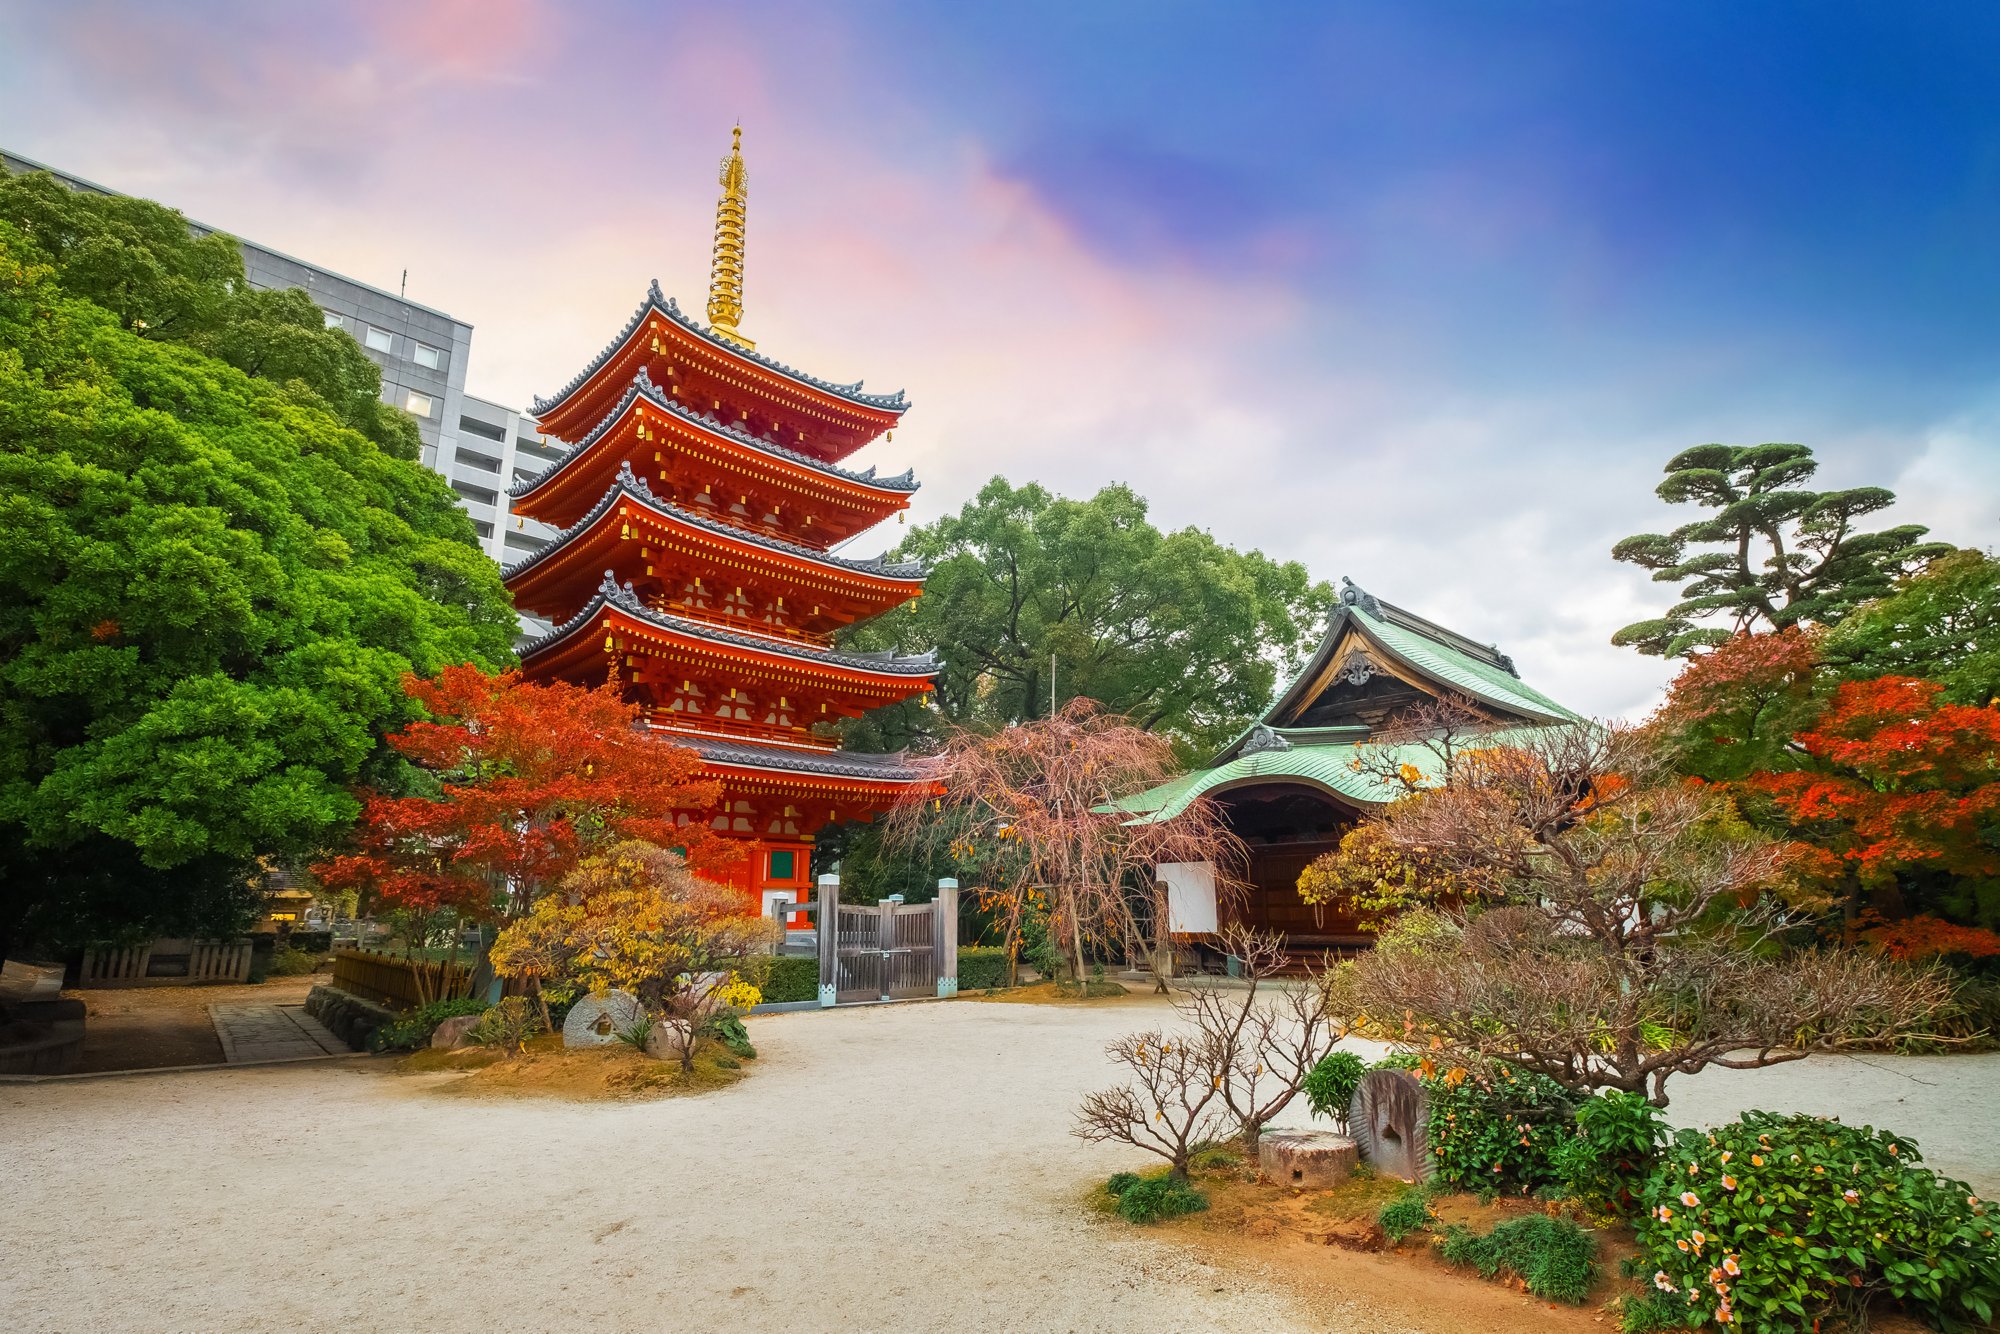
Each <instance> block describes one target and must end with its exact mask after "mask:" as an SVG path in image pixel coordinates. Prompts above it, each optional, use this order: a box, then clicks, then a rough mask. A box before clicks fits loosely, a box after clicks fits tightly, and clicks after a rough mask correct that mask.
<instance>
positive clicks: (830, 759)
mask: <svg viewBox="0 0 2000 1334" xmlns="http://www.w3.org/2000/svg"><path fill="white" fill-rule="evenodd" d="M721 184H722V199H721V202H720V203H719V204H718V206H717V208H716V243H715V255H714V267H713V272H712V276H711V283H710V291H709V301H708V324H707V326H706V327H703V326H702V325H701V324H699V323H697V322H696V321H694V320H692V319H690V318H688V317H687V316H686V315H683V314H682V313H681V311H680V308H679V306H678V305H676V304H675V303H674V302H673V301H672V300H670V299H667V298H664V297H662V296H661V294H660V288H659V284H658V283H657V282H656V283H654V284H653V285H652V286H651V288H650V289H649V290H648V292H647V295H646V299H645V301H643V302H642V303H641V304H640V306H639V309H638V310H637V311H636V312H634V314H633V316H632V318H631V319H630V320H628V321H627V322H626V324H625V327H624V328H623V329H622V330H620V331H619V333H618V335H617V336H616V337H615V338H613V339H612V340H611V342H610V344H609V345H608V346H607V347H606V348H605V349H604V350H603V351H602V352H600V353H598V354H597V356H596V357H594V358H593V359H592V360H591V362H590V364H589V365H587V366H586V367H584V369H583V371H582V372H581V373H580V374H578V375H577V377H576V378H575V379H573V380H572V381H570V383H569V384H568V385H566V386H564V387H563V388H562V389H561V390H560V391H558V392H557V393H556V394H555V395H554V396H552V397H550V398H547V399H538V400H536V402H535V404H534V413H535V416H536V417H537V418H538V419H539V421H540V424H541V429H542V431H543V433H544V434H545V435H548V436H552V437H554V438H556V439H559V440H562V441H564V442H566V443H569V444H570V445H571V448H570V450H569V452H568V453H567V454H565V455H564V456H563V458H562V459H560V460H559V461H558V462H556V463H554V464H552V465H551V466H550V467H549V468H548V469H546V470H545V471H544V472H542V473H541V474H540V475H539V476H536V477H533V478H530V479H528V480H527V481H525V482H522V483H521V484H519V485H518V486H515V487H513V488H512V489H511V494H512V496H513V497H514V509H515V512H516V513H519V514H523V515H526V516H528V517H530V518H533V519H538V520H540V521H541V522H543V523H547V524H550V525H552V526H554V527H556V528H559V529H561V530H562V531H561V532H560V533H559V534H558V535H557V537H556V538H555V540H554V541H552V542H550V543H549V545H548V546H546V547H544V548H542V549H541V550H540V551H538V552H536V553H535V554H534V555H532V556H530V557H528V558H527V559H526V560H523V561H521V562H519V563H518V564H516V565H513V566H511V567H509V568H508V569H507V571H506V572H505V579H506V583H507V587H508V589H509V591H511V592H512V593H513V595H514V602H515V605H516V606H518V607H520V608H521V609H522V610H523V611H527V612H530V613H533V614H534V615H537V616H541V617H543V618H545V619H547V620H549V621H550V622H552V623H554V627H555V628H554V629H552V630H550V631H549V632H548V633H547V634H545V635H543V636H541V637H540V638H538V639H536V640H534V641H532V642H531V643H529V644H527V645H526V646H525V647H524V648H523V649H522V650H521V665H522V669H523V671H524V672H526V674H527V675H528V676H529V678H530V679H535V680H567V681H575V682H579V683H585V684H594V683H596V682H599V681H602V680H605V679H606V678H607V676H610V677H612V678H615V679H616V680H618V681H620V682H622V683H624V686H625V689H626V690H627V691H628V693H629V696H630V697H631V698H633V699H635V700H637V701H638V702H639V703H640V705H641V706H642V707H643V708H644V710H645V713H646V717H647V718H648V720H649V721H650V722H651V724H652V726H653V727H654V728H656V729H658V730H659V732H660V733H662V734H663V736H664V737H666V738H668V739H671V740H672V741H674V742H676V743H678V744H681V745H686V746H690V747H693V748H694V749H695V750H697V751H699V752H700V753H701V755H702V757H703V760H704V761H705V770H706V773H707V775H708V776H709V777H712V778H715V779H718V780H720V782H721V784H722V791H723V796H722V800H721V804H720V806H719V808H718V809H717V810H715V811H713V812H712V813H704V815H702V816H699V817H695V816H689V817H683V818H684V820H687V819H706V820H707V821H708V822H709V823H710V824H711V825H712V827H713V828H714V829H715V830H716V831H717V832H720V833H724V834H728V835H730V836H733V837H737V838H742V839H744V840H747V841H749V842H750V843H751V844H752V845H753V846H752V847H751V848H750V849H749V850H748V851H749V855H748V856H747V857H746V858H745V859H744V861H743V863H742V864H741V865H740V867H739V868H738V870H737V871H736V873H735V878H736V880H737V882H738V883H739V884H740V886H741V887H742V888H743V889H744V890H745V891H746V892H749V893H753V894H756V895H758V896H759V899H760V902H759V904H758V905H757V906H758V907H759V908H760V909H762V908H765V907H768V905H769V903H770V902H771V900H772V899H773V898H774V897H778V896H787V897H791V898H792V899H794V900H795V901H803V900H804V899H805V898H807V897H808V896H809V894H808V891H809V888H810V885H811V883H812V881H811V860H812V859H811V855H810V854H811V844H812V838H813V834H814V833H815V831H817V830H818V829H820V828H821V827H822V826H824V825H826V824H828V823H830V822H833V821H836V820H850V819H865V818H868V817H870V816H872V815H875V814H877V813H879V812H880V811H882V810H884V809H885V808H887V806H889V805H890V804H891V803H892V802H894V801H895V800H896V798H897V797H898V796H899V795H901V794H902V793H903V792H904V791H906V790H907V789H908V788H909V787H910V786H911V785H912V784H914V783H917V782H920V781H922V779H921V777H920V775H919V774H918V773H917V772H916V771H915V770H914V769H913V768H912V767H911V766H910V765H909V764H908V763H906V761H905V760H904V759H903V757H901V756H896V755H866V754H859V753H854V752H848V751H843V750H841V749H840V748H839V743H838V741H837V740H836V739H835V737H834V736H833V735H832V728H831V726H830V724H832V723H834V722H835V721H837V720H838V719H841V718H852V717H856V716H858V715H859V714H861V713H863V712H865V711H867V710H869V709H872V708H877V707H879V706H881V705H884V704H891V703H894V702H896V701H897V700H901V699H905V698H908V697H909V696H910V695H913V694H916V693H919V692H921V691H927V690H929V689H930V688H931V682H932V679H933V678H934V677H935V676H936V675H937V663H936V662H935V660H934V659H932V658H931V657H929V656H924V657H896V656H893V655H889V654H873V653H853V652H845V651H842V650H840V649H837V648H835V647H834V646H833V635H834V632H835V631H837V630H839V629H840V628H841V627H842V626H845V625H851V624H853V623H854V622H856V621H861V620H866V619H867V618H869V617H871V616H876V615H879V614H881V613H882V612H884V611H887V610H889V609H890V608H892V607H895V606H898V605H899V604H901V603H903V602H905V601H907V600H909V599H910V598H913V597H915V596H917V594H918V593H919V592H920V591H921V590H922V588H923V577H924V572H923V570H922V568H921V567H919V566H917V565H914V564H897V563H891V562H887V561H882V560H854V559H851V558H848V557H844V556H840V555H836V554H834V552H833V550H832V548H833V547H835V546H836V545H838V544H840V543H842V542H844V541H845V540H846V539H848V538H850V537H853V536H854V535H855V534H857V533H861V532H864V531H866V530H867V529H869V528H871V527H873V526H874V525H876V524H878V523H880V522H881V521H882V520H884V519H886V518H888V517H889V516H890V515H891V514H895V513H898V512H900V511H902V510H904V509H906V508H907V507H908V506H909V503H910V496H911V494H912V493H913V492H914V491H915V490H916V489H917V484H916V482H915V481H914V480H913V478H912V476H911V474H910V473H907V472H905V473H903V474H902V475H900V476H896V477H877V476H876V475H875V470H874V469H873V468H869V469H867V470H865V471H860V472H857V471H854V470H851V469H848V468H844V467H842V466H840V464H841V461H842V460H843V459H845V458H846V457H847V456H848V455H850V454H852V453H853V452H854V451H856V450H858V449H860V448H861V447H862V446H863V445H866V444H867V443H868V442H870V441H871V440H873V439H875V438H876V437H877V436H879V435H883V434H885V433H886V432H888V431H889V430H890V429H891V428H893V427H894V426H895V425H896V423H897V421H899V420H900V419H901V417H902V415H903V413H904V411H906V409H907V407H908V405H907V403H906V402H905V400H904V397H903V395H902V393H901V392H900V391H899V392H897V393H895V394H869V393H864V392H863V391H862V386H861V384H860V383H859V382H857V383H854V384H833V383H830V382H828V381H825V380H821V379H818V378H816V377H814V376H811V375H807V374H805V373H804V372H803V371H798V370H794V369H793V368H791V367H789V366H786V365H782V364H780V363H779V362H776V361H773V360H772V359H770V358H769V357H767V356H764V355H762V354H760V353H759V352H757V351H756V348H755V345H754V344H753V343H752V342H751V341H750V340H749V339H748V338H746V337H744V336H743V335H742V334H741V333H740V332H738V329H737V325H738V324H739V322H740V321H741V320H742V317H743V240H744V204H745V178H744V170H743V154H742V131H741V129H738V130H737V131H736V139H735V143H734V144H733V145H732V147H731V149H730V154H729V156H728V157H727V158H726V159H724V160H723V164H722V181H721Z"/></svg>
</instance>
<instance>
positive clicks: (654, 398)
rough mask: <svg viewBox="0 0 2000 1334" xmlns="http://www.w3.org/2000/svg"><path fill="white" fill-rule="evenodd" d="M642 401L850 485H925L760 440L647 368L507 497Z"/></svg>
mask: <svg viewBox="0 0 2000 1334" xmlns="http://www.w3.org/2000/svg"><path fill="white" fill-rule="evenodd" d="M640 398H643V399H645V400H646V401H647V402H648V403H650V404H652V405H653V406H654V407H656V408H658V409H659V410H660V411H661V412H664V413H666V414H668V415H669V416H673V417H679V418H680V419H681V420H682V421H685V422H688V423H691V424H692V425H695V426H698V427H700V428H701V429H703V430H705V431H711V432H713V433H714V434H716V435H720V436H726V437H728V438H729V439H731V440H734V441H736V442H737V443H738V444H741V445H747V446H749V447H750V448H751V449H754V450H757V451H758V452H760V453H763V454H769V455H771V456H772V457H773V458H779V459H783V460H785V461H786V462H787V463H796V464H799V465H801V466H802V467H807V468H810V469H812V470H813V471H814V472H818V473H824V474H826V475H827V476H828V477H838V478H840V479H841V480H842V481H847V482H860V483H861V484H863V485H864V486H875V487H880V488H881V489H883V490H884V491H915V490H916V489H917V488H918V487H919V486H921V485H922V483H920V482H919V481H917V470H916V469H915V468H910V469H906V470H905V471H904V472H902V473H900V474H899V475H897V476H895V477H877V476H876V475H875V469H874V468H872V467H871V468H868V469H865V470H864V471H861V472H856V471H854V470H853V469H851V468H842V467H840V466H839V465H837V464H832V463H827V462H824V461H823V460H820V459H816V458H814V457H813V456H812V455H810V454H803V453H800V452H799V451H798V450H796V449H788V448H786V447H785V446H784V445H781V444H778V443H776V442H775V441H771V440H762V439H759V438H758V437H756V436H754V435H752V434H750V433H749V432H748V431H745V430H743V429H742V428H740V427H737V426H733V425H731V424H730V423H728V422H724V421H720V420H718V419H717V418H714V417H711V416H709V415H708V414H707V413H705V412H696V411H695V410H694V409H693V408H690V407H688V406H687V405H686V404H685V403H682V402H681V401H680V400H679V399H677V398H674V397H672V396H671V395H669V394H667V393H666V392H664V391H663V390H662V389H661V388H660V386H659V385H658V384H656V383H654V381H653V377H652V376H651V375H650V374H649V373H648V372H647V370H646V368H645V367H644V366H641V367H640V368H639V373H638V374H637V375H634V376H633V377H632V383H631V385H630V387H628V388H627V389H626V390H625V393H624V395H623V396H622V397H620V398H619V400H618V406H617V407H615V408H613V409H611V411H610V412H609V413H607V414H606V415H605V418H604V420H603V421H601V422H599V423H598V424H597V425H595V426H593V427H591V428H590V430H589V432H588V433H587V434H585V436H584V437H583V438H582V439H581V440H579V441H577V442H576V445H575V446H574V447H573V448H572V449H571V450H570V451H569V453H567V454H565V455H563V456H562V457H561V458H559V459H557V460H556V461H555V462H554V463H551V464H550V465H549V466H548V467H546V468H544V469H542V470H541V471H540V472H538V473H536V474H535V475H534V476H533V477H530V478H529V479H528V480H527V481H525V482H516V483H515V484H514V485H512V486H510V487H508V488H507V494H508V495H510V496H525V495H527V494H528V493H529V492H530V491H533V490H535V489H536V488H537V487H539V486H541V485H542V484H543V483H544V482H546V481H548V480H549V479H550V478H551V477H554V476H555V475H556V474H557V473H559V472H561V471H563V470H564V469H565V468H567V467H569V465H570V464H571V463H573V462H575V461H576V460H577V459H578V458H581V457H582V456H583V454H584V452H585V451H586V450H588V449H589V448H590V447H591V446H592V445H593V444H596V443H597V441H598V440H599V439H601V438H602V437H603V436H605V435H606V434H607V433H609V432H610V430H611V428H612V427H614V426H616V425H617V424H618V420H619V418H621V417H623V416H624V415H625V412H626V410H627V409H628V408H630V407H631V406H632V403H633V401H634V400H635V399H640Z"/></svg>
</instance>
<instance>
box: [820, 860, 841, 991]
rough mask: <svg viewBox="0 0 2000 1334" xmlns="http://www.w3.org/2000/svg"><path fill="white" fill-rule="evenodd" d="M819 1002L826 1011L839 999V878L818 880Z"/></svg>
mask: <svg viewBox="0 0 2000 1334" xmlns="http://www.w3.org/2000/svg"><path fill="white" fill-rule="evenodd" d="M818 894H819V1003H820V1008H822V1009H825V1008H826V1007H827V1006H830V1005H832V1004H833V1003H834V1002H835V1001H836V1000H838V999H839V998H840V877H839V876H838V875H835V874H833V873H831V872H829V873H828V874H826V875H823V876H821V877H820V878H819V890H818Z"/></svg>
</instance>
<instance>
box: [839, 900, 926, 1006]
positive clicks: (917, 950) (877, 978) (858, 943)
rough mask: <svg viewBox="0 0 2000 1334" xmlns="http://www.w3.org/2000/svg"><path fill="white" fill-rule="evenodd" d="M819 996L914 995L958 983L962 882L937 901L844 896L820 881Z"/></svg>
mask: <svg viewBox="0 0 2000 1334" xmlns="http://www.w3.org/2000/svg"><path fill="white" fill-rule="evenodd" d="M818 918H819V1003H820V1004H821V1005H848V1004H853V1003H855V1002H858V1001H886V1000H910V999H914V998H915V997H918V996H950V995H953V994H955V993H956V992H957V991H958V886H957V885H956V884H946V885H941V886H940V887H939V888H938V896H937V899H936V901H935V902H932V903H904V902H903V901H902V899H901V897H900V896H898V897H896V898H889V899H884V900H883V901H882V902H880V903H872V904H845V903H842V902H841V901H840V886H839V885H838V884H829V883H826V882H824V881H822V882H821V884H820V886H819V910H818Z"/></svg>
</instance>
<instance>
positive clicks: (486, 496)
mask: <svg viewBox="0 0 2000 1334" xmlns="http://www.w3.org/2000/svg"><path fill="white" fill-rule="evenodd" d="M451 489H452V490H454V491H456V492H458V494H460V495H461V496H464V497H465V498H466V499H467V500H469V501H471V502H472V503H473V504H475V505H491V504H492V503H493V502H494V501H496V500H498V499H500V493H499V492H497V491H488V490H487V489H486V488H485V487H483V486H474V485H473V484H472V483H470V482H465V481H460V480H459V479H458V478H455V477H454V478H453V479H452V482H451Z"/></svg>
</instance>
